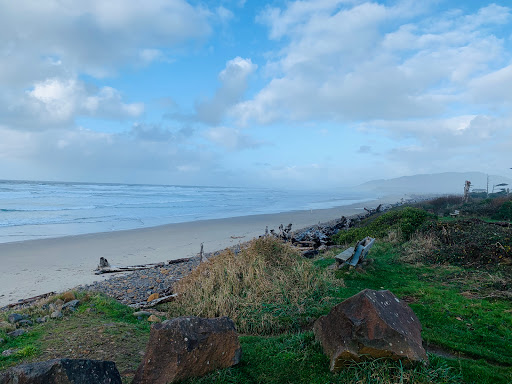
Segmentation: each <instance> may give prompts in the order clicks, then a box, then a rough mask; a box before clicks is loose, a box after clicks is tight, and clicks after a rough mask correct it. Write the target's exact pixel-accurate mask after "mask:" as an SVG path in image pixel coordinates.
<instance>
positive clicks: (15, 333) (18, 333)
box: [7, 329, 27, 337]
mask: <svg viewBox="0 0 512 384" xmlns="http://www.w3.org/2000/svg"><path fill="white" fill-rule="evenodd" d="M25 333H27V331H25V330H24V329H17V330H15V331H12V332H9V333H8V334H7V336H9V337H18V336H21V335H24V334H25Z"/></svg>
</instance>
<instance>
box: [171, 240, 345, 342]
mask: <svg viewBox="0 0 512 384" xmlns="http://www.w3.org/2000/svg"><path fill="white" fill-rule="evenodd" d="M334 284H340V280H337V279H336V278H335V277H334V276H333V274H329V273H327V272H326V271H322V270H320V268H318V267H316V266H314V265H313V264H312V263H311V262H310V261H309V260H307V259H304V258H303V257H302V256H300V255H299V254H298V253H297V252H296V251H295V250H293V249H292V248H291V247H290V246H288V245H287V244H282V243H281V242H279V241H278V240H276V239H272V238H260V239H255V240H253V241H251V242H250V243H249V244H248V246H247V247H246V248H244V249H242V250H241V252H240V253H239V254H238V255H236V254H234V253H233V252H232V251H229V250H228V251H225V252H223V253H221V254H220V255H218V256H215V257H213V258H212V259H210V260H209V261H208V262H207V263H203V264H201V265H200V266H199V267H198V268H196V269H195V270H194V271H193V272H192V273H191V274H190V275H188V276H187V277H185V278H183V279H182V280H180V282H179V283H178V284H177V286H176V293H178V299H177V300H176V301H175V302H173V303H172V304H171V305H170V306H169V310H170V314H171V316H180V315H187V316H192V315H194V316H202V317H218V316H229V317H230V318H232V319H233V320H234V321H235V323H236V325H237V328H238V330H239V331H240V332H242V333H250V334H276V333H280V332H282V331H287V330H290V329H300V327H302V326H303V325H305V324H307V323H308V322H309V321H311V320H312V319H313V318H314V317H317V316H319V315H320V314H322V313H321V312H322V311H323V310H324V309H323V308H321V309H320V307H319V305H320V303H321V302H322V301H323V299H324V298H325V296H326V295H327V293H328V291H329V289H330V287H331V286H332V285H334Z"/></svg>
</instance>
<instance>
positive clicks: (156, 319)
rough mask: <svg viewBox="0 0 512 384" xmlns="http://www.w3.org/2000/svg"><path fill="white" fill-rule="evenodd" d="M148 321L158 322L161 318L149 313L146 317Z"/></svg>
mask: <svg viewBox="0 0 512 384" xmlns="http://www.w3.org/2000/svg"><path fill="white" fill-rule="evenodd" d="M148 321H149V322H151V323H160V322H161V321H162V319H160V318H159V317H158V316H155V315H150V316H149V317H148Z"/></svg>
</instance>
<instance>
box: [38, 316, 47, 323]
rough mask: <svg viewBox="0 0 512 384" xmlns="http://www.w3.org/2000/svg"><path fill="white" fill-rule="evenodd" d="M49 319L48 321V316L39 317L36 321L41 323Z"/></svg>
mask: <svg viewBox="0 0 512 384" xmlns="http://www.w3.org/2000/svg"><path fill="white" fill-rule="evenodd" d="M47 321H48V316H44V317H38V318H37V319H36V323H39V324H42V323H46V322H47Z"/></svg>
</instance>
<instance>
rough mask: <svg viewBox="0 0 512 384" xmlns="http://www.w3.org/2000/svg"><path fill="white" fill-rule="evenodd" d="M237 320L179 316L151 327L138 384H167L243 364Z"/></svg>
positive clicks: (134, 380) (138, 370)
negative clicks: (241, 361) (234, 321)
mask: <svg viewBox="0 0 512 384" xmlns="http://www.w3.org/2000/svg"><path fill="white" fill-rule="evenodd" d="M241 351H242V350H241V348H240V342H239V341H238V334H237V332H236V329H235V324H234V323H233V320H231V319H229V318H227V317H221V318H216V319H203V318H199V317H178V318H175V319H172V320H167V321H164V322H163V323H158V324H155V325H153V326H152V327H151V334H150V336H149V342H148V346H147V348H146V353H145V355H144V359H143V361H142V363H141V364H140V366H139V368H138V369H137V372H136V374H135V377H134V379H133V383H134V384H142V383H144V384H166V383H172V382H176V381H180V380H185V379H187V378H190V377H199V376H203V375H205V374H207V373H209V372H211V371H214V370H216V369H219V368H228V367H231V366H233V365H235V364H238V363H239V362H240V357H241Z"/></svg>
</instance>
